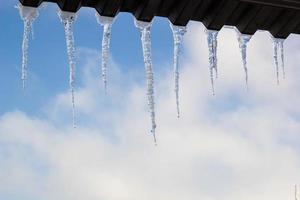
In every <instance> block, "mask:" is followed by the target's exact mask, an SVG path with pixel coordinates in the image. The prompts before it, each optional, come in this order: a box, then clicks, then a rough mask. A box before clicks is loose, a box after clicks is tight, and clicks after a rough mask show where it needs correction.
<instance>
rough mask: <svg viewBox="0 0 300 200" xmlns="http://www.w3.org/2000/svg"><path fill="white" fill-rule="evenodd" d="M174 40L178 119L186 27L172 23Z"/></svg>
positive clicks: (178, 115) (178, 114)
mask: <svg viewBox="0 0 300 200" xmlns="http://www.w3.org/2000/svg"><path fill="white" fill-rule="evenodd" d="M170 26H171V29H172V32H173V39H174V58H173V59H174V61H173V62H174V63H173V64H174V67H173V70H174V79H175V89H174V90H175V95H176V108H177V117H178V118H179V117H180V108H179V55H180V48H181V43H182V39H183V36H184V34H185V33H186V27H185V26H175V25H173V24H172V23H170Z"/></svg>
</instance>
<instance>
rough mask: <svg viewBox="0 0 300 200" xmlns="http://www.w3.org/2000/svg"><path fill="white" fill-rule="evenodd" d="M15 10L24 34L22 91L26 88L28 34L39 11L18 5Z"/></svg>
mask: <svg viewBox="0 0 300 200" xmlns="http://www.w3.org/2000/svg"><path fill="white" fill-rule="evenodd" d="M16 8H18V9H19V12H20V16H21V19H22V20H23V23H24V33H23V42H22V68H21V71H22V72H21V73H22V75H21V80H22V84H23V91H25V88H26V81H27V77H28V71H27V70H28V49H29V39H30V37H29V36H30V32H31V30H32V26H33V22H34V21H35V19H36V18H37V17H38V15H39V9H38V8H35V7H29V6H23V5H22V4H18V5H17V6H16Z"/></svg>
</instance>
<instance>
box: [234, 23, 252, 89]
mask: <svg viewBox="0 0 300 200" xmlns="http://www.w3.org/2000/svg"><path fill="white" fill-rule="evenodd" d="M236 33H237V38H238V41H239V47H240V51H241V54H242V62H243V67H244V71H245V80H246V85H247V89H248V67H247V44H248V42H249V41H250V39H251V37H252V36H251V35H247V34H242V33H241V32H240V31H239V30H238V29H236Z"/></svg>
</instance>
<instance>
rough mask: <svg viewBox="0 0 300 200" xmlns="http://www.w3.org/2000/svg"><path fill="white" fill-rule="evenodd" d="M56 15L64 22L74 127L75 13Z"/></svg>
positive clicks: (74, 123)
mask: <svg viewBox="0 0 300 200" xmlns="http://www.w3.org/2000/svg"><path fill="white" fill-rule="evenodd" d="M58 15H59V17H60V20H61V22H62V23H63V24H64V30H65V37H66V45H67V53H68V60H69V70H70V74H69V85H70V90H71V99H72V120H73V128H76V120H75V45H74V43H75V42H74V35H73V23H74V21H75V20H76V14H75V13H71V12H64V11H61V10H60V11H59V12H58Z"/></svg>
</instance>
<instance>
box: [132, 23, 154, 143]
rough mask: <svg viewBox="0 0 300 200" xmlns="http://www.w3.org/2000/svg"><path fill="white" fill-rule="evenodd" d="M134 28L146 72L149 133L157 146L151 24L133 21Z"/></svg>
mask: <svg viewBox="0 0 300 200" xmlns="http://www.w3.org/2000/svg"><path fill="white" fill-rule="evenodd" d="M134 24H135V26H136V27H137V28H138V29H139V30H140V32H141V41H142V47H143V55H144V64H145V70H146V79H147V98H148V105H149V112H150V117H151V133H152V135H153V139H154V143H155V145H156V144H157V141H156V135H155V129H156V122H155V101H154V78H153V77H154V76H153V69H152V60H151V31H150V29H151V22H143V21H138V20H136V19H135V21H134Z"/></svg>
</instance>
